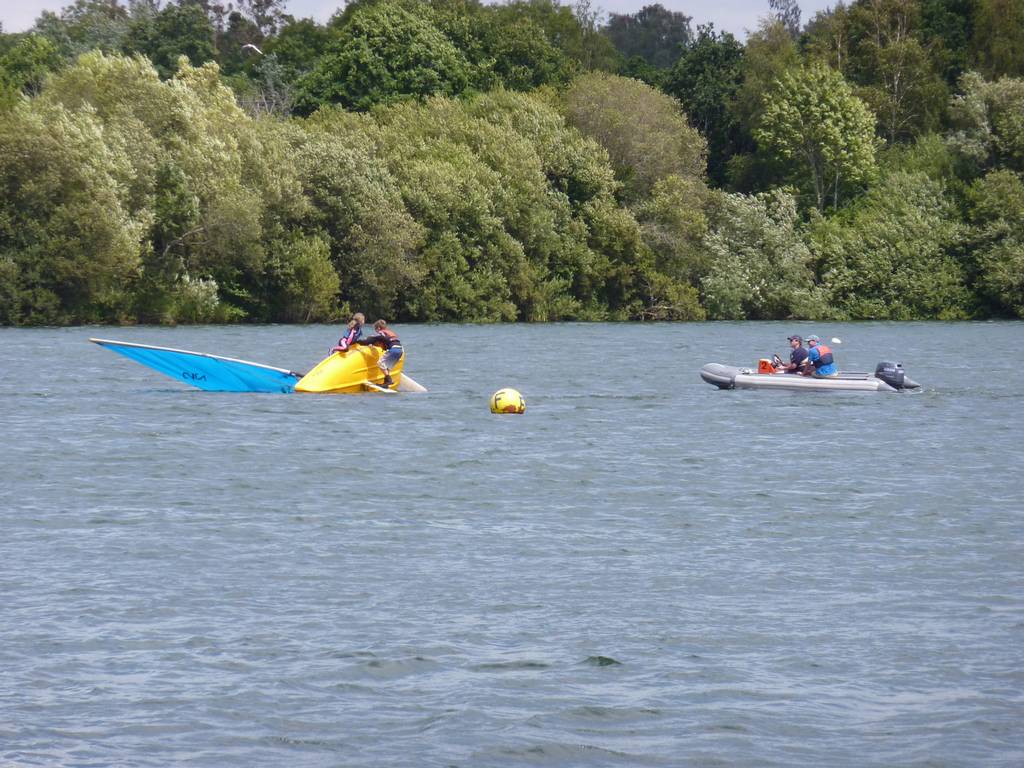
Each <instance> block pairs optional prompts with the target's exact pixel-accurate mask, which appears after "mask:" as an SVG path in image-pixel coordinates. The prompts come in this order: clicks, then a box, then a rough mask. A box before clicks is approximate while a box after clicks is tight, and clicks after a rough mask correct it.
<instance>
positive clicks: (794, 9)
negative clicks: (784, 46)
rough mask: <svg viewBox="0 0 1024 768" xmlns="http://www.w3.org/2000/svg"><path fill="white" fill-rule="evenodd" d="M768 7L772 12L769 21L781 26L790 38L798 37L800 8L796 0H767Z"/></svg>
mask: <svg viewBox="0 0 1024 768" xmlns="http://www.w3.org/2000/svg"><path fill="white" fill-rule="evenodd" d="M768 7H769V8H771V9H772V11H774V13H773V14H772V17H771V19H772V20H773V21H777V22H778V23H780V24H781V25H782V28H783V29H784V30H786V34H788V35H789V36H790V37H791V38H793V39H796V38H797V37H799V35H800V16H801V13H800V6H799V5H798V4H797V2H796V0H768Z"/></svg>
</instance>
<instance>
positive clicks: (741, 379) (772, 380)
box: [700, 360, 921, 392]
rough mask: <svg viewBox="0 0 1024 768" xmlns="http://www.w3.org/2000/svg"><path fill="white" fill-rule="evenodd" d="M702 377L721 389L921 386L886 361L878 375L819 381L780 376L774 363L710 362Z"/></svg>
mask: <svg viewBox="0 0 1024 768" xmlns="http://www.w3.org/2000/svg"><path fill="white" fill-rule="evenodd" d="M700 377H701V378H702V379H704V381H706V382H707V383H708V384H712V385H714V386H716V387H718V388H719V389H788V390H812V391H819V392H828V391H831V390H838V391H842V392H906V391H907V390H912V389H920V387H921V385H920V384H918V383H917V382H916V381H914V380H913V379H910V378H908V377H907V375H906V373H905V372H904V370H903V364H902V363H888V362H883V363H879V364H878V365H877V366H875V372H874V373H857V372H854V371H840V373H839V374H838V375H836V376H829V377H827V378H826V377H822V378H818V377H815V376H802V375H800V374H798V373H779V372H777V371H776V370H775V368H774V367H773V366H772V362H771V360H761V361H760V363H759V365H758V367H757V370H756V371H755V370H753V369H751V368H738V367H736V366H732V365H721V364H720V363H708V364H707V365H705V366H704V367H703V368H701V369H700Z"/></svg>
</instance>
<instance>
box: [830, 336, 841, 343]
mask: <svg viewBox="0 0 1024 768" xmlns="http://www.w3.org/2000/svg"><path fill="white" fill-rule="evenodd" d="M832 343H833V344H842V343H843V342H842V341H840V340H839V339H837V338H836V337H835V336H833V337H832Z"/></svg>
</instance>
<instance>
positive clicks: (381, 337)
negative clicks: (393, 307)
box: [356, 320, 403, 387]
mask: <svg viewBox="0 0 1024 768" xmlns="http://www.w3.org/2000/svg"><path fill="white" fill-rule="evenodd" d="M373 330H374V331H375V333H374V334H373V336H367V337H366V338H365V339H360V340H359V341H358V342H356V343H357V344H376V345H377V346H378V347H380V348H381V349H383V350H384V354H382V355H381V356H380V360H378V361H377V365H379V366H380V369H381V370H382V371H384V384H383V386H385V387H390V386H393V385H394V383H395V382H394V379H392V378H391V369H392V368H394V367H395V365H396V364H397V363H398V361H399V360H401V359H402V353H403V350H402V342H401V341H400V340H399V338H398V334H397V333H395V332H394V331H392V330H391V329H390V328H388V321H387V320H378V321H377V322H375V323H374V324H373Z"/></svg>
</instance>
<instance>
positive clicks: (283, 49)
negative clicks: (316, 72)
mask: <svg viewBox="0 0 1024 768" xmlns="http://www.w3.org/2000/svg"><path fill="white" fill-rule="evenodd" d="M329 41H330V33H329V31H328V30H327V28H325V27H322V26H320V25H319V24H317V23H316V22H315V21H313V20H312V19H299V20H298V21H292V22H289V23H288V24H286V25H285V26H284V27H283V28H282V29H281V31H280V32H279V33H278V34H277V35H276V36H275V37H272V38H271V39H270V40H268V41H267V44H266V46H265V47H263V48H262V49H261V50H263V52H264V53H265V54H267V55H270V54H273V55H274V56H276V57H277V60H278V61H279V62H280V64H281V66H282V67H283V68H284V72H285V77H286V80H287V82H289V83H294V82H295V81H296V80H297V79H298V78H299V77H300V76H301V75H304V74H306V73H307V72H311V71H312V70H313V69H314V67H316V63H317V61H318V60H319V58H320V57H321V56H322V55H323V53H324V51H326V49H327V46H328V43H329Z"/></svg>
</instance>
